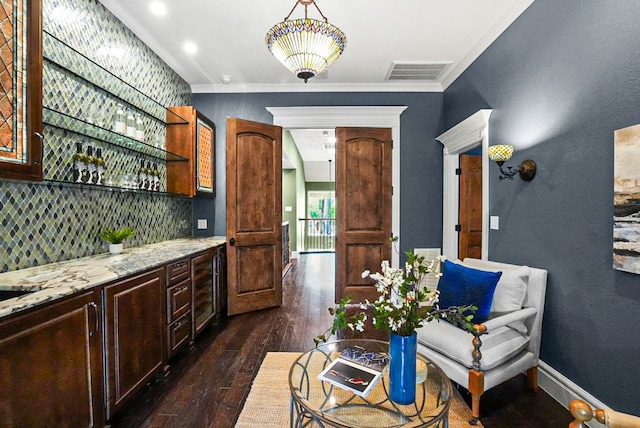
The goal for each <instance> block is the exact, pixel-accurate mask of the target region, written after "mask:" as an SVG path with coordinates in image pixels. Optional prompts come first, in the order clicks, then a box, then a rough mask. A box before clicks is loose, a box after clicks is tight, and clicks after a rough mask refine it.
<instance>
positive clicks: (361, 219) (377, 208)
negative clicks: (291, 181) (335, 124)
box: [226, 118, 392, 315]
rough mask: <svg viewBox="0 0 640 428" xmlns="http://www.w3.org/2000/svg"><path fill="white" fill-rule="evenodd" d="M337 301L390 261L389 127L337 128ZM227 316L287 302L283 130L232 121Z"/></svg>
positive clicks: (369, 294)
mask: <svg viewBox="0 0 640 428" xmlns="http://www.w3.org/2000/svg"><path fill="white" fill-rule="evenodd" d="M336 138H337V142H336V156H337V161H336V167H337V170H336V199H337V204H338V205H337V206H338V210H337V219H336V220H337V237H336V261H337V268H336V272H337V274H336V293H335V294H336V301H339V300H340V299H341V298H342V297H344V296H351V297H352V298H353V299H354V301H360V300H364V299H369V300H373V299H375V298H376V295H377V292H376V289H375V286H374V284H373V281H372V280H370V279H363V278H362V276H361V273H362V271H363V270H365V269H371V270H372V271H375V270H377V269H378V268H379V266H380V263H381V261H382V260H390V258H391V242H390V240H389V237H390V236H391V212H392V210H391V196H392V177H391V155H392V141H391V129H387V128H337V129H336ZM226 149H227V165H226V166H227V177H226V178H227V230H226V233H227V244H228V245H227V287H228V314H229V315H233V314H239V313H243V312H249V311H254V310H259V309H264V308H269V307H274V306H279V305H281V304H282V276H281V268H282V233H281V230H282V229H281V228H282V128H281V127H279V126H273V125H267V124H262V123H256V122H250V121H246V120H241V119H235V118H229V119H227V148H226Z"/></svg>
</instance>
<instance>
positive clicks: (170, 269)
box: [167, 259, 191, 286]
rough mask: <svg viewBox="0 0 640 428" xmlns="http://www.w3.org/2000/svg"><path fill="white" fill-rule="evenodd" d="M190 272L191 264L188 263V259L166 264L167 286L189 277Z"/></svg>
mask: <svg viewBox="0 0 640 428" xmlns="http://www.w3.org/2000/svg"><path fill="white" fill-rule="evenodd" d="M190 274H191V266H190V265H189V259H184V260H180V261H178V262H174V263H171V264H169V265H167V284H168V285H169V286H172V285H176V284H177V283H179V282H180V281H183V280H185V279H187V278H189V275H190Z"/></svg>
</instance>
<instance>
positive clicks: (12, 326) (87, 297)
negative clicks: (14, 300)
mask: <svg viewBox="0 0 640 428" xmlns="http://www.w3.org/2000/svg"><path fill="white" fill-rule="evenodd" d="M96 294H98V293H97V292H96ZM96 297H98V298H99V295H98V296H96V295H94V292H93V291H88V292H84V293H82V294H78V295H74V296H72V297H69V298H65V299H62V300H60V301H56V302H54V303H51V304H49V305H46V306H43V307H41V308H37V309H34V310H31V311H26V312H24V313H20V314H17V316H9V317H7V318H6V319H2V322H0V421H1V422H0V425H2V426H3V427H52V426H55V427H93V426H102V425H104V413H103V405H102V403H103V399H102V397H103V395H102V332H101V329H100V325H101V323H100V304H99V303H97V302H99V300H97V299H96Z"/></svg>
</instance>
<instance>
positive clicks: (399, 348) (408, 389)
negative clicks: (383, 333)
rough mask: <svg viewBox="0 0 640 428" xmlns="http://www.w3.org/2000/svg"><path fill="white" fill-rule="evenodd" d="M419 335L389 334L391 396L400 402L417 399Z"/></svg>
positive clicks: (410, 402)
mask: <svg viewBox="0 0 640 428" xmlns="http://www.w3.org/2000/svg"><path fill="white" fill-rule="evenodd" d="M417 339H418V335H417V333H416V332H415V331H414V332H413V334H412V335H411V336H398V335H397V334H393V333H391V334H390V335H389V357H391V361H389V398H390V399H391V400H392V401H393V402H395V403H398V404H412V403H413V402H414V401H416V352H417Z"/></svg>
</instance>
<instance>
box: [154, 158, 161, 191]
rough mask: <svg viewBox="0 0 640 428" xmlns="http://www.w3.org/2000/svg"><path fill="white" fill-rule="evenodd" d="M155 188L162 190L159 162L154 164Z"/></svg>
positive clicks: (155, 189)
mask: <svg viewBox="0 0 640 428" xmlns="http://www.w3.org/2000/svg"><path fill="white" fill-rule="evenodd" d="M153 190H154V191H156V192H159V191H160V173H159V172H158V164H157V163H154V164H153Z"/></svg>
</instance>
